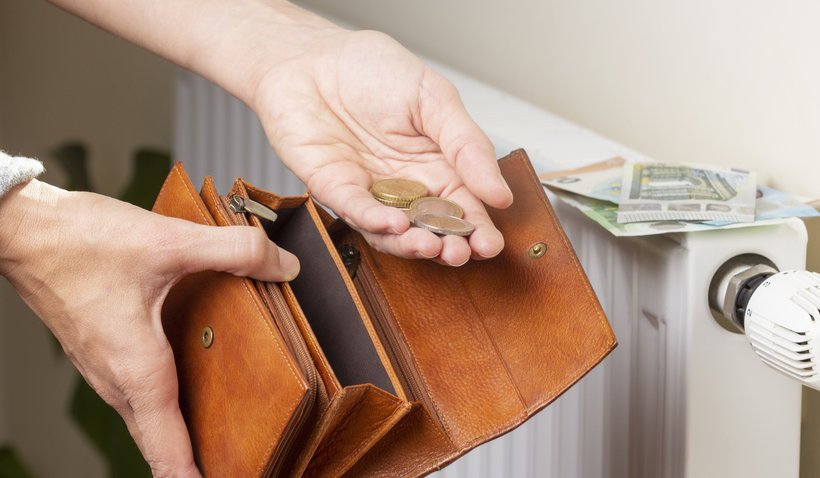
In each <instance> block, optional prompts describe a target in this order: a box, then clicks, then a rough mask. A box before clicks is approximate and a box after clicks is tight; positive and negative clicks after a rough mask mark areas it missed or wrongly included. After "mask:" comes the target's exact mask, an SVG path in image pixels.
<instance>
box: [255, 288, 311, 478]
mask: <svg viewBox="0 0 820 478" xmlns="http://www.w3.org/2000/svg"><path fill="white" fill-rule="evenodd" d="M247 282H248V280H247V279H242V286H243V287H244V288H245V292H247V294H248V296H249V297H250V299H251V302H252V303H253V306H254V307H255V308H256V312H257V313H258V315H257V317H258V318H259V319H260V321H261V322H262V323H263V324H264V325H265V328H266V329H267V330H268V333H269V334H270V336H271V338H273V342H274V344H275V345H276V350H277V351H278V352H279V355H281V356H282V358H283V359H284V360H285V365H287V367H288V370H289V371H290V375H291V376H292V377H293V379H294V380H295V381H296V382H299V378H298V377H297V376H296V372H294V370H293V367H291V365H290V362H289V361H288V357H287V356H286V355H285V353H284V352H283V351H282V347H280V345H279V341H278V340H276V336H275V335H274V333H273V330H271V327H270V324H268V321H267V320H265V315H264V313H263V312H262V310H261V309H260V307H259V304H257V303H256V301H255V300H254V299H253V294H251V290H250V288H249V287H248V284H247ZM300 401H301V398H298V399H297V400H294V402H293V405H292V406H291V407H290V408H291V410H295V409H296V406H297V405H298V403H299V402H300ZM282 423H284V424H285V428H286V427H287V423H286V421H285V420H280V421H279V424H280V426H281V424H282ZM284 430H285V429H284V428H283V429H282V431H283V432H284ZM276 443H277V442H274V443H271V446H270V447H269V448H268V450H267V452H266V453H265V455H266V456H267V457H268V458H266V459H265V462H263V464H262V465H260V466H259V468H258V470H257V472H258V473H261V472H262V471H263V470H265V469H267V467H268V463H269V462H270V458H271V452H272V451H273V449H274V448H275V447H276Z"/></svg>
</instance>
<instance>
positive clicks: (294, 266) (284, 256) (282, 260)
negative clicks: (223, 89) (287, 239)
mask: <svg viewBox="0 0 820 478" xmlns="http://www.w3.org/2000/svg"><path fill="white" fill-rule="evenodd" d="M279 267H280V268H281V269H282V274H283V275H284V276H285V282H289V281H292V280H293V279H295V278H296V276H298V275H299V269H300V266H299V258H297V257H296V256H295V255H293V254H291V253H290V252H288V251H286V250H284V249H282V248H281V247H280V248H279Z"/></svg>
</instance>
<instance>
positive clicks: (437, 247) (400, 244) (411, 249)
mask: <svg viewBox="0 0 820 478" xmlns="http://www.w3.org/2000/svg"><path fill="white" fill-rule="evenodd" d="M402 214H403V213H402ZM359 232H361V233H362V236H364V238H365V240H367V242H368V244H370V245H371V246H373V247H374V248H376V249H377V250H379V251H382V252H386V253H388V254H392V255H394V256H397V257H402V258H405V259H433V258H436V257H438V256H439V254H440V253H441V250H442V246H443V242H442V240H441V239H440V238H439V237H438V236H436V235H435V234H433V233H432V232H430V231H427V230H424V229H420V228H417V227H412V228H410V229H408V230H407V231H406V232H404V233H403V234H373V233H371V232H367V231H359Z"/></svg>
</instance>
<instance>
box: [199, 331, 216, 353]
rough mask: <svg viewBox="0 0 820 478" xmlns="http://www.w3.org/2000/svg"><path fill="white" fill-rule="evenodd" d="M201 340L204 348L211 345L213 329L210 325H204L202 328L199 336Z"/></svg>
mask: <svg viewBox="0 0 820 478" xmlns="http://www.w3.org/2000/svg"><path fill="white" fill-rule="evenodd" d="M199 338H200V339H201V340H202V346H203V347H205V348H206V349H208V348H211V345H213V343H214V329H212V328H210V327H205V328H204V329H202V334H201V335H200V336H199Z"/></svg>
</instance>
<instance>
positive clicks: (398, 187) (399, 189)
mask: <svg viewBox="0 0 820 478" xmlns="http://www.w3.org/2000/svg"><path fill="white" fill-rule="evenodd" d="M370 193H371V194H372V195H373V197H374V198H376V200H378V201H379V202H381V203H382V204H387V205H389V206H394V207H401V208H406V207H408V206H410V203H412V202H413V201H415V200H416V199H418V198H420V197H424V196H426V195H427V186H425V185H424V184H422V183H420V182H418V181H413V180H412V179H400V178H391V179H382V180H381V181H376V182H375V183H373V187H371V188H370Z"/></svg>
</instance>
